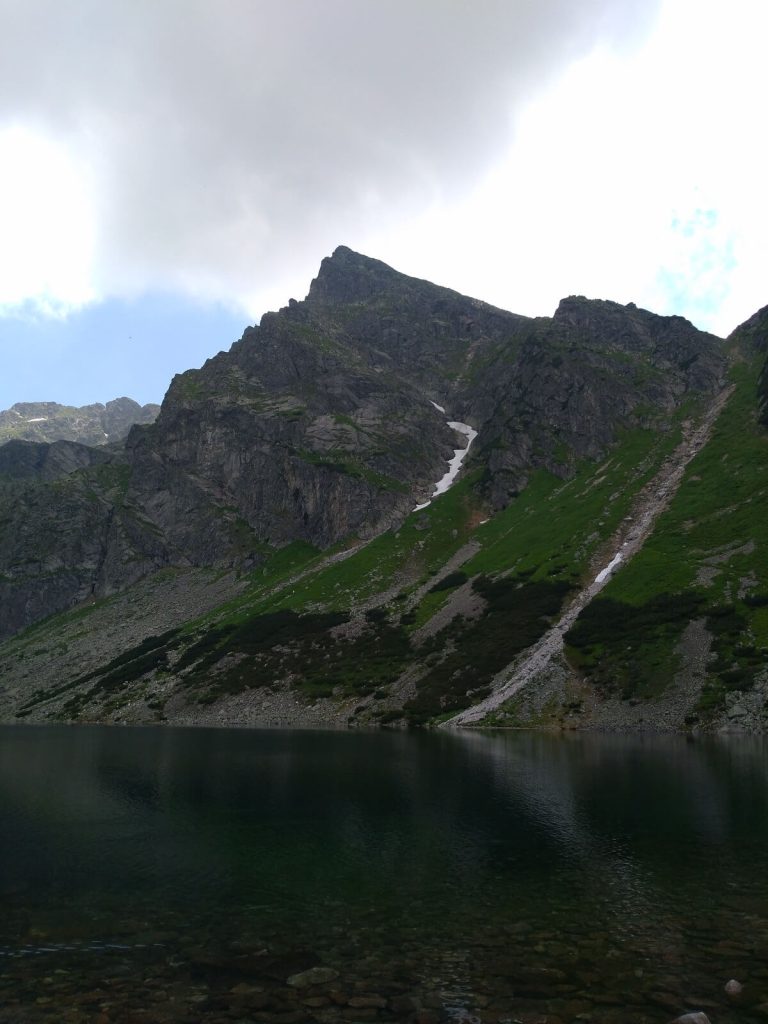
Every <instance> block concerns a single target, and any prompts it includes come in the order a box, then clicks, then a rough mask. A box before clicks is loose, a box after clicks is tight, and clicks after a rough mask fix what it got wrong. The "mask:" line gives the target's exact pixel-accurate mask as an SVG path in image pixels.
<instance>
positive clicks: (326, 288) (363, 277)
mask: <svg viewBox="0 0 768 1024" xmlns="http://www.w3.org/2000/svg"><path fill="white" fill-rule="evenodd" d="M404 280H407V278H405V276H404V275H403V274H399V273H398V272H397V271H396V270H393V269H392V267H389V266H387V264H386V263H382V262H381V260H374V259H371V257H370V256H363V255H362V253H359V252H354V251H353V250H352V249H349V248H347V246H346V245H340V246H338V247H337V248H336V249H334V251H333V255H332V256H326V257H325V259H323V261H322V263H321V264H320V270H319V271H318V274H317V277H316V278H315V279H314V280H313V281H312V283H311V285H310V286H309V294H308V296H307V300H308V301H309V302H314V303H318V304H321V305H327V304H328V303H333V302H364V301H366V300H367V299H371V298H373V297H374V296H375V295H377V294H378V293H379V292H381V291H383V290H385V289H386V288H387V287H388V286H390V287H391V285H392V284H393V283H394V282H396V281H404Z"/></svg>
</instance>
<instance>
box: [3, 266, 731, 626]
mask: <svg viewBox="0 0 768 1024" xmlns="http://www.w3.org/2000/svg"><path fill="white" fill-rule="evenodd" d="M723 369H724V356H723V353H722V350H721V343H720V342H719V340H718V339H716V338H714V337H712V336H710V335H706V334H703V333H701V332H699V331H697V330H696V329H695V328H694V327H693V326H692V325H691V324H689V323H688V322H687V321H685V320H682V319H681V318H680V317H659V316H655V315H654V314H652V313H648V312H646V311H645V310H640V309H637V308H636V307H635V306H633V305H630V306H620V305H617V304H616V303H611V302H595V301H589V300H587V299H583V298H570V299H566V300H564V301H563V302H562V303H561V305H560V307H559V309H558V310H557V313H556V314H555V316H554V318H538V319H530V318H526V317H521V316H517V315H515V314H512V313H506V312H504V311H503V310H499V309H496V308H494V307H492V306H488V305H486V304H485V303H483V302H479V301H478V300H476V299H472V298H468V297H466V296H463V295H460V294H458V293H457V292H453V291H450V290H449V289H445V288H440V287H438V286H436V285H432V284H430V283H429V282H426V281H420V280H416V279H414V278H409V277H406V276H404V275H402V274H399V273H397V272H396V271H394V270H392V269H391V268H390V267H387V266H386V265H385V264H383V263H380V262H378V261H377V260H371V259H368V258H367V257H364V256H360V255H358V254H356V253H353V252H352V251H351V250H349V249H346V248H343V247H342V248H339V249H337V250H336V252H335V253H334V254H333V256H332V257H330V258H328V259H325V260H323V262H322V265H321V268H320V272H319V274H318V277H317V278H316V279H315V280H314V281H313V282H312V285H311V288H310V291H309V295H308V297H307V299H306V300H305V301H303V302H298V303H297V302H291V304H290V305H289V306H287V307H286V308H284V309H282V310H280V311H279V312H278V313H269V314H266V315H265V316H264V317H263V319H262V321H261V324H260V326H258V327H252V328H248V329H247V330H246V331H245V333H244V334H243V337H242V338H241V339H240V341H238V342H236V343H235V344H234V345H233V346H232V348H231V350H230V351H229V352H227V353H220V354H219V355H217V356H216V357H214V358H213V359H210V360H208V361H207V362H206V363H205V365H204V366H203V367H202V368H201V369H199V370H190V371H187V372H186V373H183V374H180V375H178V376H176V377H175V378H174V379H173V381H172V383H171V386H170V389H169V391H168V394H167V395H166V398H165V400H164V402H163V405H162V408H161V411H160V414H159V416H158V417H157V420H156V422H154V423H153V424H150V425H145V426H134V427H133V428H132V430H131V432H130V434H129V435H128V438H127V440H126V442H125V445H124V446H123V447H122V449H121V450H120V451H117V450H115V451H113V452H109V453H106V452H103V453H101V454H100V455H96V454H94V453H92V452H91V453H90V454H89V453H88V451H87V450H86V451H85V453H84V452H83V451H81V448H80V446H77V445H70V446H68V447H60V446H57V445H52V446H51V447H50V449H47V448H45V446H40V445H34V444H33V445H30V444H28V445H23V444H22V443H21V442H17V443H16V444H14V445H12V446H11V445H6V446H5V450H6V452H7V454H6V455H5V457H4V458H2V459H0V479H1V480H2V481H4V482H3V483H2V487H0V522H2V524H3V529H2V540H0V574H1V575H0V579H2V581H3V584H2V588H3V589H2V592H1V593H0V636H2V635H7V634H8V633H10V632H13V631H14V630H16V629H18V628H20V627H21V626H23V625H25V624H27V623H29V622H32V621H34V620H35V619H36V618H38V617H40V616H41V615H45V614H49V613H51V612H54V611H57V610H60V609H62V608H65V607H68V606H70V605H72V604H74V603H76V602H78V601H81V600H83V599H84V598H85V597H88V596H90V595H95V596H98V595H100V594H104V593H109V592H111V591H113V590H115V589H118V588H121V587H124V586H126V585H128V584H129V583H131V582H132V581H134V580H136V579H137V578H138V577H139V576H141V575H142V574H143V573H146V572H149V571H151V570H152V569H154V568H155V567H157V566H160V565H164V564H169V563H175V564H195V565H210V564H220V565H238V564H244V563H245V564H253V563H254V562H257V561H258V560H259V559H261V558H263V557H264V554H265V552H268V551H269V550H270V549H272V548H274V547H275V546H281V545H283V544H286V543H288V542H290V541H292V540H303V541H307V542H309V543H311V544H313V545H315V546H317V547H319V548H325V547H328V546H329V545H332V544H334V543H335V542H337V541H339V540H341V539H342V538H345V537H348V536H350V535H358V536H361V537H366V536H370V535H371V534H373V533H376V532H378V531H381V530H383V529H386V528H387V527H389V526H391V525H394V524H397V523H399V522H400V521H401V520H402V519H403V517H404V516H405V515H406V514H407V513H408V512H409V511H410V509H411V508H412V507H413V505H414V503H415V502H416V501H418V500H423V499H424V497H426V496H427V495H428V493H429V492H430V490H431V488H432V485H433V484H434V481H435V480H437V479H438V478H439V477H441V476H442V474H443V471H444V469H445V460H446V459H447V458H449V457H450V455H451V454H452V450H453V448H454V447H455V446H456V444H457V441H456V435H455V434H454V433H453V431H452V430H450V428H448V426H447V424H446V420H447V419H459V420H462V421H464V422H467V423H469V424H471V425H472V426H473V427H475V428H476V429H477V430H478V431H479V436H478V439H477V441H476V443H475V445H474V446H473V449H472V453H471V454H470V457H469V459H468V460H467V461H468V468H469V469H470V470H471V469H472V468H473V467H474V468H476V469H479V470H481V471H482V473H481V474H478V475H479V476H480V475H481V477H482V479H481V482H480V486H482V487H483V488H484V491H485V495H486V497H487V498H489V499H490V500H491V502H492V503H493V504H494V505H496V506H497V507H499V506H503V505H504V504H506V503H507V502H508V501H509V500H510V499H511V498H512V497H513V496H514V495H515V494H516V493H517V492H518V491H519V490H520V488H522V487H523V486H524V485H525V483H526V480H527V476H528V474H529V472H530V471H531V470H532V469H535V468H537V467H544V468H547V469H549V470H550V471H551V472H553V473H555V474H558V475H560V476H562V477H566V476H568V475H569V474H570V472H571V471H572V468H573V465H574V464H575V462H576V461H577V460H579V459H582V458H597V457H600V456H602V455H603V454H604V453H605V452H606V451H607V449H608V447H609V446H610V444H611V443H612V441H613V440H614V439H615V438H616V436H617V432H618V431H619V430H622V429H626V428H631V427H636V426H648V425H655V426H657V427H659V428H660V429H663V428H664V427H665V425H666V424H667V422H668V419H669V417H670V415H671V414H672V413H673V412H674V411H675V410H676V409H677V408H678V407H679V404H680V402H681V401H682V400H683V399H685V398H686V397H688V396H689V395H693V396H697V395H698V396H701V395H706V394H711V393H714V392H715V391H716V390H717V388H718V386H719V383H720V380H721V377H722V374H723ZM127 401H128V400H120V402H123V403H124V402H127ZM432 402H437V403H438V404H439V405H442V406H444V407H445V409H446V414H442V413H440V412H439V411H438V410H436V409H435V407H434V405H433V404H432ZM118 404H119V403H110V405H112V406H115V405H118ZM109 408H110V407H109V406H108V407H107V409H108V410H109ZM126 411H127V412H130V410H128V409H127V408H126V407H125V406H124V405H121V406H120V408H119V409H115V410H112V412H113V413H114V417H115V422H116V421H117V418H119V417H118V414H120V415H122V414H123V412H126ZM106 432H107V433H109V431H108V430H107V431H106ZM3 451H4V449H3V448H0V452H3Z"/></svg>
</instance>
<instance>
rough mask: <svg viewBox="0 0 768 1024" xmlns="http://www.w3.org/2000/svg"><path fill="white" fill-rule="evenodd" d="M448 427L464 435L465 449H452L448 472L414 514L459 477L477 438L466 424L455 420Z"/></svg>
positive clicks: (475, 433)
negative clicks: (465, 440)
mask: <svg viewBox="0 0 768 1024" xmlns="http://www.w3.org/2000/svg"><path fill="white" fill-rule="evenodd" d="M432 404H433V405H434V404H435V403H434V402H433V403H432ZM438 408H439V406H438ZM448 426H449V427H450V428H451V430H455V431H456V433H458V434H464V436H465V437H466V438H467V446H466V448H454V449H453V458H452V459H450V460H449V462H448V470H447V472H446V473H445V475H444V476H442V477H441V478H440V479H439V480H438V481H437V483H436V484H435V489H434V491H433V493H432V497H431V498H430V499H429V501H425V502H423V503H422V504H421V505H416V507H415V508H414V510H413V511H414V512H420V511H421V510H422V509H423V508H426V507H427V505H431V504H432V502H433V501H434V499H435V498H437V497H438V496H439V495H441V494H445V492H446V491H447V490H448V488H449V487H450V486H451V484H452V483H453V482H454V480H455V479H456V477H457V476H458V475H459V470H460V469H461V464H462V462H463V461H464V459H465V458H466V455H467V452H468V451H469V448H470V445H471V444H472V442H473V441H474V440H475V438H476V437H477V431H476V430H475V429H474V427H470V426H469V424H468V423H459V422H458V421H457V420H449V421H448Z"/></svg>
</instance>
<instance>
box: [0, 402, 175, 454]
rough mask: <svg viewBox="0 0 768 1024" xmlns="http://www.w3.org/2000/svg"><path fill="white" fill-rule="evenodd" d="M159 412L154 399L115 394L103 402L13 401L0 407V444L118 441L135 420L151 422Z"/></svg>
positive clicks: (123, 436)
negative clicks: (144, 401)
mask: <svg viewBox="0 0 768 1024" xmlns="http://www.w3.org/2000/svg"><path fill="white" fill-rule="evenodd" d="M159 412H160V406H159V405H156V404H154V403H148V404H147V405H139V403H138V402H134V400H133V399H132V398H125V397H123V398H115V399H113V400H112V401H111V402H107V404H106V405H102V404H101V402H94V403H93V404H92V405H82V406H79V407H78V406H73V405H61V404H59V403H58V402H16V404H15V405H12V406H11V408H10V409H3V410H2V411H0V444H4V443H5V442H6V441H12V440H19V441H48V442H50V441H77V442H78V443H79V444H87V445H104V444H111V443H114V442H115V441H122V440H123V439H124V438H125V437H126V436H127V435H128V432H129V430H130V429H131V427H132V426H133V425H134V424H135V423H153V422H154V421H155V420H156V419H157V414H158V413H159Z"/></svg>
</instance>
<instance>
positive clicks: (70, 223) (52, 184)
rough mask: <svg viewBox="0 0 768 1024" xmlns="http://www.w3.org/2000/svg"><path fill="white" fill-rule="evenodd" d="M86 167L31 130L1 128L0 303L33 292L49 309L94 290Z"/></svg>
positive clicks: (56, 310)
mask: <svg viewBox="0 0 768 1024" xmlns="http://www.w3.org/2000/svg"><path fill="white" fill-rule="evenodd" d="M87 182H88V173H87V169H86V168H85V167H83V166H82V165H81V164H78V163H77V161H76V160H74V159H73V158H72V156H71V154H70V153H69V152H68V151H67V149H66V148H64V147H61V146H58V145H56V143H55V142H53V141H52V140H50V139H46V138H43V137H41V136H39V135H36V134H35V133H33V132H32V131H30V130H28V129H26V128H21V127H11V128H7V129H6V130H5V131H0V310H2V308H3V307H6V308H8V307H18V306H20V305H23V304H24V303H25V302H26V301H27V300H29V299H34V300H35V305H36V307H37V308H38V309H40V310H41V311H43V312H44V313H47V314H49V315H57V314H60V313H65V312H67V311H69V310H70V309H71V308H73V307H77V306H79V305H82V304H84V303H86V302H87V301H88V300H89V299H91V298H92V297H93V290H92V287H91V277H92V260H93V246H94V230H95V229H94V223H93V210H92V208H91V204H90V201H89V197H88V188H87Z"/></svg>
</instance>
